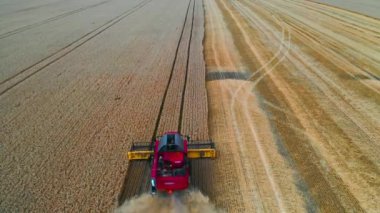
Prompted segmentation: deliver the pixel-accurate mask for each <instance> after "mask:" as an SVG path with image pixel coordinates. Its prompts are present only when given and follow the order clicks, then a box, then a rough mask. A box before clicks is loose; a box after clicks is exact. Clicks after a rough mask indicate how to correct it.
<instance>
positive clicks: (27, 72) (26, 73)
mask: <svg viewBox="0 0 380 213" xmlns="http://www.w3.org/2000/svg"><path fill="white" fill-rule="evenodd" d="M151 1H152V0H143V1H141V2H139V3H138V4H137V5H135V6H133V7H132V8H130V9H128V10H126V11H125V12H124V13H122V14H120V15H118V16H116V17H115V18H113V19H111V20H109V21H107V22H106V23H105V24H103V25H101V26H100V27H97V28H96V29H94V30H92V31H90V32H88V33H87V34H85V35H83V36H82V37H80V38H78V39H77V40H75V41H73V42H71V43H70V44H68V45H67V46H65V47H63V48H61V49H60V50H58V51H57V52H55V53H53V54H51V55H49V56H47V57H45V58H43V59H41V60H40V61H38V62H36V63H35V64H32V65H30V66H29V67H27V68H25V69H23V70H21V71H19V72H18V73H16V74H14V75H12V76H10V77H9V78H7V79H5V80H3V81H1V82H0V96H2V95H4V94H5V93H6V92H8V91H9V90H11V89H12V88H14V87H15V86H17V85H18V84H20V83H23V82H24V81H26V80H27V79H29V78H30V77H32V76H33V75H35V74H36V73H38V72H40V71H42V70H43V69H45V68H46V67H48V66H49V65H51V64H53V63H55V62H57V61H58V60H60V59H62V58H63V57H65V56H66V55H68V54H70V53H71V52H73V51H74V50H76V49H77V48H79V47H81V46H82V45H84V44H85V43H87V42H88V41H90V40H92V39H93V38H95V37H96V36H98V35H99V34H101V33H103V32H104V31H106V30H107V29H109V28H110V27H112V26H113V25H115V24H117V23H119V22H120V21H121V20H123V19H124V18H126V17H128V16H129V15H131V14H133V13H135V12H136V11H138V10H139V9H141V8H142V7H144V6H145V5H146V4H147V3H149V2H151Z"/></svg>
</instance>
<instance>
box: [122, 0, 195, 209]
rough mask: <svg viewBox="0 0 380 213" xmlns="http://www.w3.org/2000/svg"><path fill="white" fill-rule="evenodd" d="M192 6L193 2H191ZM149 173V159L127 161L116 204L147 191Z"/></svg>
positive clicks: (170, 76) (171, 74)
mask: <svg viewBox="0 0 380 213" xmlns="http://www.w3.org/2000/svg"><path fill="white" fill-rule="evenodd" d="M194 1H195V0H189V4H188V6H187V10H186V15H185V19H184V22H183V25H182V30H181V34H180V36H179V39H178V43H177V48H176V51H175V56H174V59H173V62H172V68H171V72H170V75H169V79H168V81H167V84H166V88H165V92H164V94H163V97H162V101H161V104H160V109H159V112H158V116H157V118H156V121H155V127H154V130H153V134H152V137H151V140H152V143H151V145H152V146H153V142H154V140H155V138H156V136H157V133H158V131H159V126H160V121H161V118H162V113H163V111H164V105H165V103H166V98H167V94H168V91H169V88H170V86H171V83H172V78H173V75H174V71H175V65H176V62H177V57H178V54H179V49H180V45H181V41H182V38H183V36H184V31H185V26H186V23H187V21H188V19H189V16H190V12H189V11H190V5H191V2H194ZM193 7H194V4H193ZM193 11H194V9H193ZM192 15H194V14H192ZM149 173H150V161H130V162H129V163H128V169H127V175H126V177H125V180H124V183H123V186H122V187H121V190H120V194H119V198H118V205H119V206H120V205H122V204H123V203H124V202H125V201H126V200H128V199H131V198H133V197H134V196H138V195H140V194H142V193H144V192H147V189H148V190H149V185H150V181H149V180H148V181H144V179H146V177H149V175H150V174H149Z"/></svg>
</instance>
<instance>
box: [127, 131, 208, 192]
mask: <svg viewBox="0 0 380 213" xmlns="http://www.w3.org/2000/svg"><path fill="white" fill-rule="evenodd" d="M215 157H216V151H215V145H214V143H213V142H212V141H190V137H188V136H183V135H181V134H179V133H178V132H166V133H165V134H164V135H163V136H161V137H158V138H157V139H156V140H155V141H153V142H152V143H150V144H148V143H134V144H133V145H132V147H131V150H130V151H129V152H128V159H129V160H150V161H151V165H152V167H151V183H150V184H151V193H152V194H155V193H156V192H157V191H161V192H168V193H169V194H171V193H172V192H174V191H179V190H184V189H187V188H188V187H189V184H190V173H191V167H190V164H191V161H190V160H191V159H196V158H215Z"/></svg>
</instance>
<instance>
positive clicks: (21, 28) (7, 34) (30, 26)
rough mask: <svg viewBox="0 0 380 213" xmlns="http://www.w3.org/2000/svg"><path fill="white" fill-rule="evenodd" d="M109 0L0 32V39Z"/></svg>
mask: <svg viewBox="0 0 380 213" xmlns="http://www.w3.org/2000/svg"><path fill="white" fill-rule="evenodd" d="M109 1H112V0H106V1H102V2H99V3H97V4H93V5H90V6H87V7H82V8H79V9H76V10H72V11H69V12H66V13H62V14H60V15H57V16H54V17H51V18H48V19H45V20H43V21H40V22H37V23H34V24H30V25H26V26H23V27H20V28H17V29H15V30H12V31H9V32H6V33H2V34H0V40H1V39H4V38H7V37H9V36H12V35H15V34H17V33H21V32H24V31H26V30H30V29H33V28H35V27H39V26H41V25H44V24H47V23H49V22H53V21H56V20H59V19H62V18H65V17H68V16H71V15H74V14H76V13H80V12H83V11H85V10H88V9H91V8H95V7H98V6H100V5H103V4H106V3H108V2H109Z"/></svg>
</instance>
